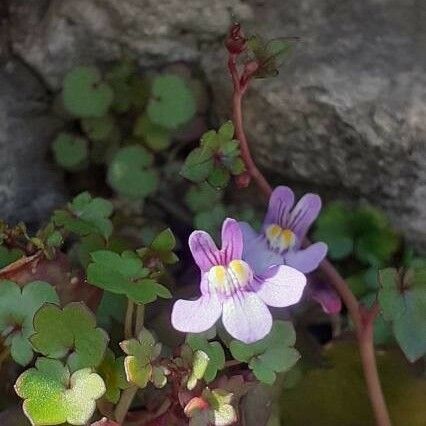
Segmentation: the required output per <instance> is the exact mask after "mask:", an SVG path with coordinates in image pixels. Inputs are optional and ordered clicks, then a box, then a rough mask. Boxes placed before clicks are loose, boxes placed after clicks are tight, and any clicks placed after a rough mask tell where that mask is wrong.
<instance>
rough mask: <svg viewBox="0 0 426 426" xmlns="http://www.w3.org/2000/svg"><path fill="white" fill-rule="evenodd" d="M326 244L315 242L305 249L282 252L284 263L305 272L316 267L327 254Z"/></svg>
mask: <svg viewBox="0 0 426 426" xmlns="http://www.w3.org/2000/svg"><path fill="white" fill-rule="evenodd" d="M327 250H328V247H327V244H325V243H315V244H312V245H310V246H309V247H307V248H306V249H302V250H296V251H289V252H287V253H285V254H284V263H285V264H286V265H288V266H292V267H293V268H295V269H297V270H298V271H300V272H303V273H305V274H307V273H308V272H312V271H313V270H315V269H317V268H318V265H319V264H320V263H321V261H322V260H323V259H324V258H325V256H326V255H327Z"/></svg>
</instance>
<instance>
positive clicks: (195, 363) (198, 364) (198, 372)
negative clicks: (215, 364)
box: [186, 350, 210, 390]
mask: <svg viewBox="0 0 426 426" xmlns="http://www.w3.org/2000/svg"><path fill="white" fill-rule="evenodd" d="M209 362H210V358H209V356H208V355H207V354H206V353H205V352H203V351H200V350H198V351H195V352H194V354H193V359H192V372H191V375H190V376H189V378H188V382H187V385H186V387H187V388H188V390H192V389H194V388H195V386H197V382H198V380H201V379H202V378H203V377H204V375H205V373H206V371H207V367H208V365H209Z"/></svg>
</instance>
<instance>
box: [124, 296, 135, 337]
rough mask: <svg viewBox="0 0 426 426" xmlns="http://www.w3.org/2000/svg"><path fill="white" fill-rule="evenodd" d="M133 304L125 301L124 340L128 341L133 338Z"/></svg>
mask: <svg viewBox="0 0 426 426" xmlns="http://www.w3.org/2000/svg"><path fill="white" fill-rule="evenodd" d="M134 310H135V304H134V303H133V301H131V300H130V299H129V300H128V301H127V310H126V318H125V320H124V338H125V339H130V338H131V337H132V336H133V312H134Z"/></svg>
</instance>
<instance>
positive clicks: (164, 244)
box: [151, 228, 176, 251]
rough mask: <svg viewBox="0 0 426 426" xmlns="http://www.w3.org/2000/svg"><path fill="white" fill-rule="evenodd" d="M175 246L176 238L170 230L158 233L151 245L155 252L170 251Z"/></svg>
mask: <svg viewBox="0 0 426 426" xmlns="http://www.w3.org/2000/svg"><path fill="white" fill-rule="evenodd" d="M175 246H176V238H175V236H174V235H173V232H172V230H171V229H170V228H167V229H165V230H164V231H162V232H160V233H159V234H158V235H157V236H156V237H155V238H154V241H153V242H152V243H151V247H152V248H153V249H154V250H157V251H171V250H173V249H174V248H175Z"/></svg>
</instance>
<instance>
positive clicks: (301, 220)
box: [288, 194, 321, 247]
mask: <svg viewBox="0 0 426 426" xmlns="http://www.w3.org/2000/svg"><path fill="white" fill-rule="evenodd" d="M320 210H321V198H320V197H319V195H317V194H305V195H304V196H303V197H302V198H301V199H300V200H299V202H298V203H297V204H296V206H295V207H294V209H293V211H292V212H291V214H290V220H289V222H288V228H289V229H291V230H292V231H293V232H294V233H295V234H296V236H297V242H298V247H300V246H301V244H302V240H303V238H304V237H305V235H306V233H307V232H308V230H309V228H310V226H311V225H312V223H313V222H314V220H315V219H316V218H317V217H318V214H319V212H320Z"/></svg>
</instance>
